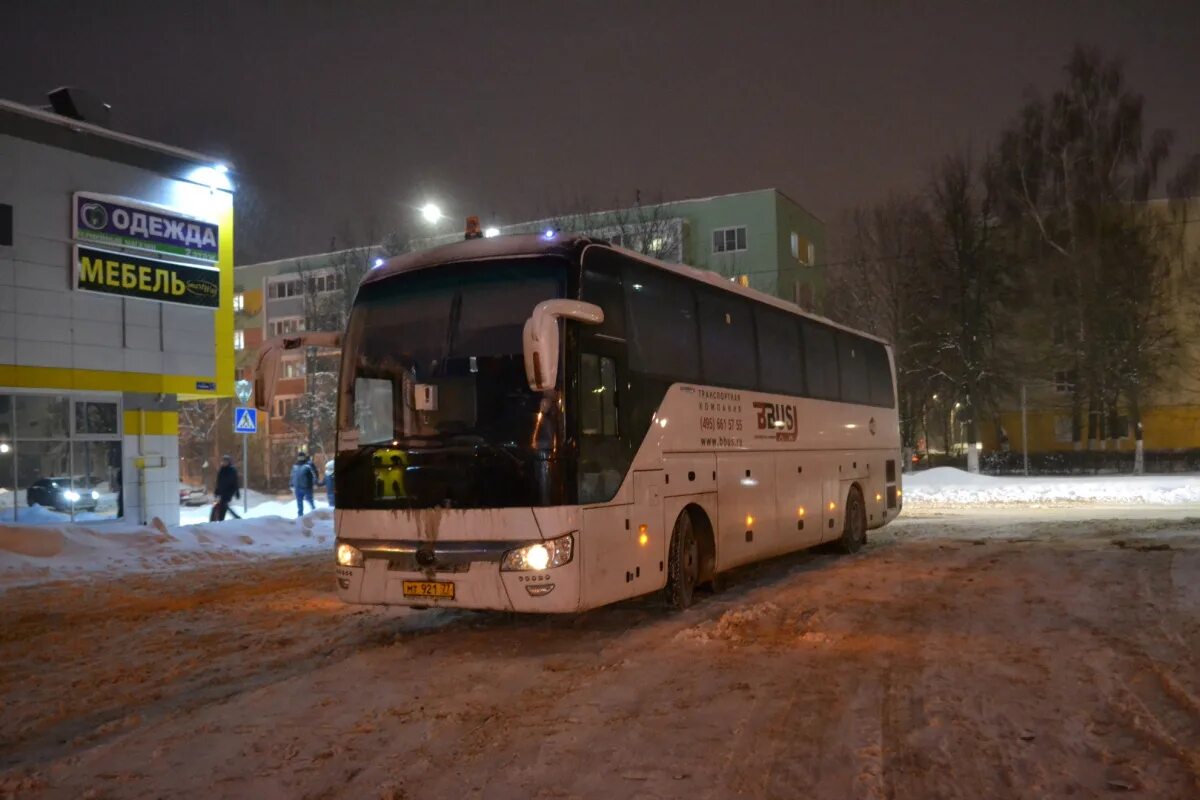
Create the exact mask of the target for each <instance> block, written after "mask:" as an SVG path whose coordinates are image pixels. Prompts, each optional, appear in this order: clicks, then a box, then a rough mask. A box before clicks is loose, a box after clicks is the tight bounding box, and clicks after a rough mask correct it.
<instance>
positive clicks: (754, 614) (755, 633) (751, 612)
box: [675, 602, 784, 643]
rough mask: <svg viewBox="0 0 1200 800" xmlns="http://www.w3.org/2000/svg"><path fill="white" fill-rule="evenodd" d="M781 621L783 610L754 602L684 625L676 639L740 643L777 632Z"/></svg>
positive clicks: (771, 605) (773, 605) (767, 603)
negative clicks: (699, 621) (703, 620)
mask: <svg viewBox="0 0 1200 800" xmlns="http://www.w3.org/2000/svg"><path fill="white" fill-rule="evenodd" d="M783 623H784V619H783V610H782V609H780V608H779V606H777V605H775V604H774V603H771V602H766V603H755V604H754V605H752V606H744V607H741V608H735V609H732V610H730V611H726V612H725V613H724V614H722V615H721V616H720V618H719V619H717V620H716V621H715V622H705V623H703V624H701V625H698V626H696V627H694V628H686V629H684V630H682V631H680V632H679V633H678V634H676V636H675V638H676V639H678V640H679V641H683V642H698V643H706V642H714V641H724V642H742V641H747V640H759V639H761V638H762V637H763V636H764V635H765V634H770V633H774V632H777V631H778V630H779V629H780V628H781V627H782V626H783Z"/></svg>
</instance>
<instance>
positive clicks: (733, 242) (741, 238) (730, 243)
mask: <svg viewBox="0 0 1200 800" xmlns="http://www.w3.org/2000/svg"><path fill="white" fill-rule="evenodd" d="M712 249H713V252H714V253H733V252H736V251H738V250H745V249H746V226H745V225H741V226H739V227H736V228H717V229H716V230H714V231H713V234H712Z"/></svg>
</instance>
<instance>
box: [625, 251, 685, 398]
mask: <svg viewBox="0 0 1200 800" xmlns="http://www.w3.org/2000/svg"><path fill="white" fill-rule="evenodd" d="M623 279H624V283H625V297H626V300H627V301H628V309H629V314H628V316H627V317H626V329H627V331H628V336H629V367H630V369H631V370H633V371H635V372H642V373H645V374H647V375H653V376H655V377H658V378H665V379H667V380H669V381H686V382H694V381H697V380H699V378H700V343H699V341H698V339H697V331H696V301H695V298H694V297H693V296H692V286H691V283H690V282H689V281H688V280H687V279H685V278H680V277H677V276H674V275H671V274H669V273H665V272H661V271H660V270H656V269H653V268H649V267H642V266H640V265H638V264H635V263H628V264H626V266H625V270H624V276H623Z"/></svg>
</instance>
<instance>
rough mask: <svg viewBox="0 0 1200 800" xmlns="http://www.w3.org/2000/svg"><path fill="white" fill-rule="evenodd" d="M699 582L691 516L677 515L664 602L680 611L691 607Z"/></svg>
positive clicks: (697, 556)
mask: <svg viewBox="0 0 1200 800" xmlns="http://www.w3.org/2000/svg"><path fill="white" fill-rule="evenodd" d="M699 581H700V547H699V545H698V544H697V542H696V532H695V530H693V528H692V517H691V515H690V514H688V512H687V511H683V512H682V513H680V515H679V517H678V518H677V519H676V520H675V528H674V530H672V531H671V550H670V553H669V554H668V556H667V603H668V604H669V605H670V606H671V607H672V608H676V609H678V610H680V611H682V610H683V609H685V608H687V607H688V606H690V605H691V604H692V599H693V598H694V597H695V593H696V584H697V583H699Z"/></svg>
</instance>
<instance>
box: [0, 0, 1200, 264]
mask: <svg viewBox="0 0 1200 800" xmlns="http://www.w3.org/2000/svg"><path fill="white" fill-rule="evenodd" d="M845 6H850V7H849V8H847V7H845ZM1197 34H1200V2H1197V0H1185V2H1175V3H1167V2H1132V1H1131V2H1103V3H1101V2H1097V3H1082V2H1063V3H1055V2H1048V1H1047V0H1033V1H1026V0H1023V1H1022V2H1008V3H990V2H989V3H979V2H951V3H910V2H874V3H832V2H831V3H800V2H794V3H758V2H748V1H746V0H742V1H741V2H730V3H716V2H705V0H691V1H690V2H686V1H685V2H652V1H649V2H647V1H644V2H633V3H605V2H588V3H583V2H570V3H567V2H563V3H532V2H515V0H493V2H481V3H459V2H449V1H448V0H447V1H445V2H437V3H433V2H339V3H333V2H328V3H316V2H286V3H285V2H276V3H266V2H258V3H255V2H240V3H233V2H230V3H224V2H204V3H184V2H152V3H142V2H136V3H135V2H117V3H97V4H85V3H78V2H76V3H59V2H51V1H50V0H39V1H38V2H14V1H13V0H4V2H0V97H4V98H7V99H11V100H16V101H19V102H26V103H31V104H40V103H42V102H44V101H43V99H42V98H43V96H44V93H45V91H46V90H48V89H51V88H53V87H55V86H58V85H62V84H71V85H76V86H82V87H87V88H89V89H91V90H93V91H94V92H95V93H97V94H98V95H100V96H101V97H102V98H103V99H105V100H106V101H108V102H110V103H112V104H113V106H114V114H115V118H114V122H115V125H114V126H115V127H116V128H118V129H120V130H123V131H126V132H129V133H134V134H137V135H141V136H146V137H148V138H151V139H158V140H161V141H164V142H169V143H173V144H177V145H179V146H182V147H188V148H192V149H196V150H200V151H202V152H208V153H213V154H217V155H220V156H224V157H227V158H228V159H229V160H230V161H231V162H232V163H233V164H234V165H235V167H236V169H237V170H238V172H239V175H238V179H239V181H241V182H242V183H243V184H247V183H248V184H250V185H251V186H252V187H253V189H254V191H253V192H247V193H246V195H245V196H246V198H247V199H250V198H251V195H253V196H254V197H255V198H258V199H257V201H255V202H251V203H247V204H246V206H245V207H246V209H247V214H246V215H245V218H243V219H240V220H239V228H238V233H237V236H238V259H239V262H245V261H247V260H251V259H258V258H267V257H280V256H285V255H294V254H299V253H304V252H312V251H316V250H320V249H323V248H324V247H326V246H327V245H328V243H329V240H330V237H331V236H332V235H334V234H335V233H337V234H339V237H340V238H339V241H342V242H345V241H346V240H347V237H359V238H362V237H364V236H366V235H367V234H368V233H369V232H370V231H377V232H378V231H383V230H386V229H389V228H398V227H404V226H405V225H408V224H411V220H413V219H414V211H413V207H414V206H416V205H417V204H419V203H420V202H421V201H422V200H423V199H425V198H436V199H437V200H439V201H440V202H441V203H442V206H443V208H444V209H445V210H446V211H447V213H449V214H451V215H452V216H453V217H456V218H461V217H463V216H465V215H466V214H470V213H476V214H480V215H482V216H484V217H492V218H494V219H496V220H498V221H500V222H506V221H517V220H521V219H526V218H529V217H530V216H533V215H537V214H541V213H547V212H553V211H558V210H562V209H563V207H564V206H565V205H566V204H568V203H571V202H577V201H578V202H584V203H587V204H591V205H600V206H610V205H612V204H613V203H615V202H617V201H618V200H619V201H621V202H629V201H630V200H631V199H632V196H633V191H634V189H641V190H642V192H643V195H644V196H657V195H661V196H663V197H666V198H677V197H688V196H700V195H708V194H720V193H725V192H734V191H742V190H747V189H755V188H762V187H767V186H776V187H778V188H780V189H782V190H784V191H785V192H787V193H788V194H790V195H791V196H793V197H794V198H796V199H797V200H799V201H800V202H801V203H802V204H804V205H805V206H807V207H809V208H810V209H811V210H813V211H814V212H816V213H817V214H818V215H821V216H822V217H824V218H826V219H827V220H831V219H832V218H834V217H835V216H836V215H837V213H838V212H839V211H841V210H842V209H844V208H846V207H847V206H850V205H854V204H856V203H863V202H869V201H871V200H874V199H877V198H879V197H881V196H883V195H886V194H887V193H888V192H889V191H902V190H906V189H911V188H914V187H917V186H919V185H920V184H921V183H922V182H923V181H924V180H925V176H926V175H927V174H928V169H929V166H930V164H931V163H932V162H933V161H935V160H936V159H938V158H939V157H940V156H941V155H943V154H944V153H946V152H947V151H949V150H951V149H953V148H955V147H958V146H965V145H970V146H972V148H973V149H975V150H976V151H977V152H978V151H982V150H983V148H985V147H986V146H987V144H988V142H989V141H990V140H991V139H992V138H993V137H994V136H995V134H996V132H997V131H998V130H999V128H1000V127H1001V125H1002V124H1003V123H1004V122H1005V121H1006V120H1008V119H1009V118H1010V117H1011V116H1012V115H1013V114H1014V113H1015V111H1016V109H1017V107H1018V105H1019V103H1020V102H1021V99H1022V95H1023V92H1024V90H1025V89H1026V87H1028V86H1031V85H1032V86H1036V87H1038V88H1039V89H1040V90H1041V91H1042V92H1043V93H1046V94H1048V93H1049V92H1050V91H1051V90H1052V89H1053V88H1055V87H1056V86H1057V85H1058V82H1059V80H1060V74H1061V67H1062V64H1063V63H1064V62H1065V60H1066V58H1067V55H1068V53H1069V50H1070V48H1071V46H1072V44H1074V43H1075V42H1085V43H1090V44H1095V45H1098V46H1100V47H1102V48H1103V49H1104V50H1105V51H1106V52H1109V53H1112V54H1117V55H1120V56H1121V57H1122V58H1123V59H1124V60H1125V63H1126V65H1127V74H1128V77H1129V79H1130V82H1131V84H1132V86H1133V87H1134V88H1136V89H1138V90H1139V91H1141V92H1143V93H1144V94H1145V95H1146V98H1147V106H1148V108H1147V111H1148V119H1149V122H1150V124H1151V125H1153V126H1160V127H1168V128H1173V129H1174V130H1175V131H1176V134H1177V135H1178V139H1177V143H1176V151H1177V152H1178V153H1184V152H1195V151H1197V150H1200V46H1198V45H1197Z"/></svg>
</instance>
